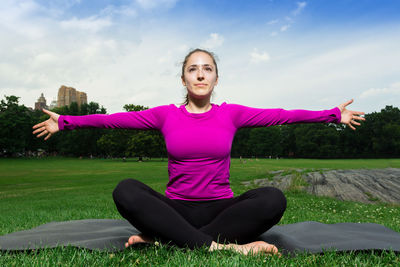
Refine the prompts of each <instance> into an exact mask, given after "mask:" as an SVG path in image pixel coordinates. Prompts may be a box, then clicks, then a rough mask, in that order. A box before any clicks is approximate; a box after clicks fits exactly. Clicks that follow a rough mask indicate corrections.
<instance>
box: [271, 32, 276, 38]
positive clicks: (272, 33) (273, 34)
mask: <svg viewBox="0 0 400 267" xmlns="http://www.w3.org/2000/svg"><path fill="white" fill-rule="evenodd" d="M269 35H270V36H272V37H273V36H277V35H278V33H277V32H271V33H270V34H269Z"/></svg>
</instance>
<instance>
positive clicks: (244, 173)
mask: <svg viewBox="0 0 400 267" xmlns="http://www.w3.org/2000/svg"><path fill="white" fill-rule="evenodd" d="M166 167H167V162H166V161H165V160H164V161H161V160H154V161H148V162H136V161H134V160H128V162H122V161H121V160H102V159H95V160H90V159H82V160H79V159H70V158H46V159H0V214H1V216H0V235H3V234H7V233H11V232H15V231H19V230H24V229H30V228H32V227H35V226H38V225H41V224H43V223H47V222H51V221H65V220H76V219H87V218H114V219H119V218H121V217H120V215H119V214H118V212H117V210H116V209H115V207H114V203H113V201H112V198H111V192H112V190H113V188H114V187H115V186H116V184H117V183H118V182H119V181H120V180H122V179H125V178H135V179H138V180H141V181H143V182H145V183H146V184H148V185H149V186H151V187H152V188H154V189H155V190H157V191H159V192H163V191H164V190H165V184H166V182H167V180H168V175H167V168H166ZM386 167H393V168H400V160H399V159H390V160H386V159H385V160H305V159H296V160H289V159H280V160H275V159H274V160H270V159H259V160H256V159H253V160H247V161H246V164H241V163H240V161H239V160H238V159H233V160H232V166H231V182H232V188H233V190H234V192H235V195H238V194H241V193H243V192H245V191H246V190H247V189H246V188H244V187H243V186H242V185H241V183H240V182H241V181H246V180H252V179H259V178H267V177H269V172H270V171H273V170H285V172H293V171H295V170H296V172H298V171H299V169H301V170H300V172H307V171H318V170H323V169H358V168H386ZM298 182H299V185H301V181H298ZM293 188H294V189H293V190H292V191H290V192H286V196H287V199H288V208H287V211H286V212H285V214H284V216H283V218H282V220H281V222H280V224H288V223H295V222H300V221H310V220H313V221H319V222H323V223H338V222H372V223H379V224H382V225H385V226H387V227H389V228H391V229H393V230H395V231H398V232H400V206H399V205H390V204H383V203H379V202H378V201H377V202H378V203H376V204H362V203H356V202H347V201H338V200H335V199H331V198H324V197H315V196H312V195H308V194H306V193H302V192H300V191H298V190H296V188H297V185H296V186H294V187H293ZM371 197H372V196H371ZM399 264H400V260H399V256H398V255H395V254H394V253H392V252H383V253H381V254H378V253H376V252H375V253H373V252H367V253H335V252H328V253H325V254H324V255H300V256H297V257H295V258H290V257H285V256H283V257H281V258H277V257H265V256H256V257H247V256H242V255H239V254H236V253H233V252H230V251H218V252H213V253H209V252H207V251H206V250H204V249H203V250H202V249H199V250H195V251H188V250H186V249H179V248H173V247H166V246H158V247H156V246H145V247H141V248H136V249H128V250H125V251H123V252H118V253H105V252H97V251H86V250H83V249H76V248H71V247H67V248H56V249H46V250H38V251H35V252H32V253H0V266H22V265H28V266H31V265H33V266H35V265H38V266H54V265H66V266H70V265H71V266H83V265H100V266H105V265H107V266H125V265H129V266H136V265H146V266H147V265H172V266H174V265H184V266H192V265H193V266H213V265H216V266H231V265H233V266H257V265H282V266H285V265H288V266H290V265H293V266H297V265H308V266H321V265H325V266H332V265H357V266H359V265H367V266H379V265H380V266H388V265H389V266H390V265H392V266H398V265H399Z"/></svg>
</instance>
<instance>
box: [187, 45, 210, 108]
mask: <svg viewBox="0 0 400 267" xmlns="http://www.w3.org/2000/svg"><path fill="white" fill-rule="evenodd" d="M197 52H203V53H206V54H207V55H209V56H210V57H211V58H212V60H213V63H214V65H215V72H216V73H217V77H218V66H217V60H216V58H217V56H216V55H215V54H214V53H213V52H210V51H207V50H205V49H201V48H196V49H193V50H191V51H190V52H189V53H188V54H187V55H186V57H185V59H184V60H183V62H182V74H181V78H182V79H183V77H184V74H185V67H186V64H187V62H188V60H189V57H190V56H191V55H193V54H194V53H197ZM187 104H189V95H188V94H186V96H185V101H184V102H183V105H187Z"/></svg>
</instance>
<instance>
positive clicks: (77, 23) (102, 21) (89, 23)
mask: <svg viewBox="0 0 400 267" xmlns="http://www.w3.org/2000/svg"><path fill="white" fill-rule="evenodd" d="M60 25H61V27H62V28H64V29H72V30H75V29H78V30H87V31H91V32H98V31H100V30H102V29H104V28H107V27H109V26H111V25H112V21H111V19H110V18H97V17H96V16H91V17H88V18H83V19H78V18H72V19H70V20H63V21H61V22H60Z"/></svg>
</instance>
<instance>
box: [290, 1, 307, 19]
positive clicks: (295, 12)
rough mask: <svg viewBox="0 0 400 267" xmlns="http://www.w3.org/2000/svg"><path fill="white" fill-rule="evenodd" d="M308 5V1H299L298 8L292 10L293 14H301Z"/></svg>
mask: <svg viewBox="0 0 400 267" xmlns="http://www.w3.org/2000/svg"><path fill="white" fill-rule="evenodd" d="M306 5H307V2H297V8H296V9H295V10H293V12H292V13H293V15H294V16H297V15H299V14H300V13H301V12H302V11H303V10H304V8H305V7H306Z"/></svg>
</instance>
